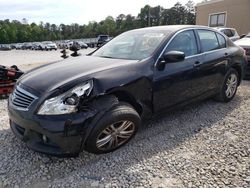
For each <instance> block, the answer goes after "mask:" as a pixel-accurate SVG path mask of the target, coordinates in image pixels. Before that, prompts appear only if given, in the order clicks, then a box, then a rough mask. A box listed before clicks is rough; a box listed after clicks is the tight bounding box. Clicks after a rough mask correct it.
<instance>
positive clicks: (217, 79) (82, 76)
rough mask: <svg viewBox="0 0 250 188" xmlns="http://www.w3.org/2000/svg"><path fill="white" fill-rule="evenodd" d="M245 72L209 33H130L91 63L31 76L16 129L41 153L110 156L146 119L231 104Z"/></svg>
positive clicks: (83, 59) (20, 90)
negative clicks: (211, 102) (213, 103)
mask: <svg viewBox="0 0 250 188" xmlns="http://www.w3.org/2000/svg"><path fill="white" fill-rule="evenodd" d="M183 44H185V45H183ZM246 64H247V62H246V56H245V55H244V50H243V49H242V48H241V47H239V46H237V45H235V44H234V43H233V42H232V41H231V40H229V39H228V38H227V37H225V36H224V35H222V34H221V33H220V32H218V31H216V30H214V29H211V28H208V27H202V26H180V25H178V26H161V27H151V28H143V29H137V30H132V31H128V32H125V33H123V34H121V35H119V36H117V37H116V38H114V39H113V40H111V41H110V42H109V43H107V44H106V45H104V46H102V47H101V48H99V49H98V50H96V51H95V52H93V53H92V54H89V55H88V56H80V57H77V58H69V59H66V60H64V61H63V62H57V63H52V64H48V65H45V66H42V67H40V68H36V69H34V70H32V71H29V72H28V73H26V74H24V75H23V76H22V77H21V78H20V79H19V80H18V82H17V84H16V86H15V89H14V92H13V93H12V94H11V95H10V97H9V101H8V110H9V118H10V126H11V129H12V131H13V132H14V133H15V134H16V135H17V137H19V138H21V139H22V140H23V141H24V142H26V143H27V146H28V147H29V148H32V149H33V150H35V151H38V152H42V153H47V154H51V155H57V156H74V155H78V154H79V152H80V151H82V150H83V149H85V150H87V151H89V152H92V153H96V154H101V153H108V152H111V151H113V150H116V149H118V148H119V147H121V146H123V145H124V144H126V143H127V142H128V141H129V140H130V139H131V138H132V137H133V136H134V135H135V134H136V132H137V130H138V128H139V126H140V123H141V121H142V120H143V119H146V118H151V117H154V116H156V115H159V114H163V113H164V112H166V111H169V110H171V109H173V108H176V107H180V106H183V105H186V104H188V103H192V102H195V101H199V100H203V99H206V98H210V97H215V98H216V99H217V100H219V101H221V102H229V101H231V100H232V99H233V98H234V96H235V94H236V92H237V88H238V86H239V85H240V83H241V79H242V77H243V75H244V73H245V67H246Z"/></svg>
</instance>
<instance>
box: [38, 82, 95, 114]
mask: <svg viewBox="0 0 250 188" xmlns="http://www.w3.org/2000/svg"><path fill="white" fill-rule="evenodd" d="M92 89H93V81H92V80H90V81H87V82H85V83H84V84H80V85H78V86H76V87H74V88H73V89H71V90H69V91H67V92H66V93H63V94H61V95H59V96H57V97H53V98H51V99H48V100H46V101H44V103H43V104H42V106H41V107H40V109H39V111H38V114H39V115H60V114H70V113H75V112H77V106H78V104H79V101H80V98H81V97H84V96H88V95H89V94H90V93H91V91H92Z"/></svg>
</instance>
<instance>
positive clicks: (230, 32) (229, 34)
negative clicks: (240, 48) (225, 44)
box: [216, 27, 240, 41]
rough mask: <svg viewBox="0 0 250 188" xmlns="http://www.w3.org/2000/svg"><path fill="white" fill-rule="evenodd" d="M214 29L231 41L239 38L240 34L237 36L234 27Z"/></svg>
mask: <svg viewBox="0 0 250 188" xmlns="http://www.w3.org/2000/svg"><path fill="white" fill-rule="evenodd" d="M216 29H217V30H218V31H220V32H222V33H224V34H225V35H226V36H227V37H228V38H230V39H231V40H232V41H236V40H239V39H240V36H239V34H238V32H237V31H236V29H234V28H224V27H217V28H216Z"/></svg>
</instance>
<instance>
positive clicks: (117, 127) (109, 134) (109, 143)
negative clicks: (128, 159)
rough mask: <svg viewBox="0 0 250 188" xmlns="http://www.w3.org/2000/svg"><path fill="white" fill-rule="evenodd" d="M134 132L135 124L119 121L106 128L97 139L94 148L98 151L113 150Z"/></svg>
mask: <svg viewBox="0 0 250 188" xmlns="http://www.w3.org/2000/svg"><path fill="white" fill-rule="evenodd" d="M134 132H135V124H134V123H133V122H131V121H128V120H126V121H119V122H117V123H114V124H111V125H109V126H107V128H105V129H104V130H103V131H102V132H101V133H100V134H99V136H98V137H97V140H96V147H97V148H98V149H99V150H103V151H105V150H112V149H115V148H117V147H119V146H121V145H122V144H124V143H125V142H126V141H128V140H129V139H130V138H131V137H132V136H133V134H134Z"/></svg>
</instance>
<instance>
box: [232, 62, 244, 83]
mask: <svg viewBox="0 0 250 188" xmlns="http://www.w3.org/2000/svg"><path fill="white" fill-rule="evenodd" d="M232 68H233V69H235V70H236V71H237V72H238V74H239V78H240V79H239V85H240V83H241V78H242V70H241V67H240V66H238V65H233V66H232Z"/></svg>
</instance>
